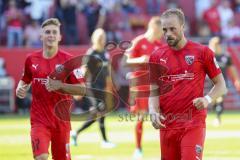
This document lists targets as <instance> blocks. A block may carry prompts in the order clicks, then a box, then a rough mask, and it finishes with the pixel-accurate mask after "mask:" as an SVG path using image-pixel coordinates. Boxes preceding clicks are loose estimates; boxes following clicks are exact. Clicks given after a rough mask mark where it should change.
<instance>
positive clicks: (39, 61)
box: [16, 18, 85, 160]
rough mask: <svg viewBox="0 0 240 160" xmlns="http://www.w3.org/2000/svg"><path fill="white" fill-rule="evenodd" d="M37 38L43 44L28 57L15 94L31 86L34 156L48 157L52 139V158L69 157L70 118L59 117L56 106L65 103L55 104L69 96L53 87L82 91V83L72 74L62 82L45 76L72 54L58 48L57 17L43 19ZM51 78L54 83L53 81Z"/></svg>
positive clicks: (22, 93)
mask: <svg viewBox="0 0 240 160" xmlns="http://www.w3.org/2000/svg"><path fill="white" fill-rule="evenodd" d="M40 38H41V41H42V44H43V48H42V50H40V51H37V52H34V53H32V54H30V55H29V56H28V57H27V59H26V61H25V67H24V73H23V76H22V78H21V80H20V81H19V83H18V86H17V89H16V95H17V96H18V97H19V98H24V97H25V96H26V93H27V90H28V89H29V87H30V85H31V86H32V105H31V112H30V119H31V142H32V151H33V155H34V159H35V160H47V159H48V155H49V153H48V148H49V145H50V142H51V152H52V159H54V160H69V159H71V157H70V150H69V137H70V135H69V134H70V122H69V121H63V120H61V119H60V118H58V117H57V116H56V113H55V109H56V108H55V107H67V108H69V106H67V105H66V106H63V105H57V104H60V102H61V101H62V100H63V101H64V100H69V99H71V97H70V96H69V95H67V94H61V93H58V92H53V91H54V90H61V92H62V93H71V94H79V95H83V94H85V89H84V85H83V84H79V81H78V79H77V78H76V76H75V75H74V74H70V75H69V76H68V77H66V81H64V82H61V81H59V80H52V79H49V78H48V76H49V75H50V74H51V73H52V72H54V71H55V69H56V68H58V67H59V66H61V65H62V64H63V63H64V62H65V61H67V60H68V59H70V58H71V55H70V54H68V53H66V52H64V51H62V50H60V49H59V48H58V44H59V42H60V40H61V34H60V22H59V21H58V19H55V18H50V19H47V20H46V21H44V22H43V23H42V26H41V37H40ZM55 81H56V82H55ZM52 82H55V83H56V84H55V83H54V85H52V84H51V83H52ZM67 83H74V84H67ZM76 87H78V90H76V89H75V88H76Z"/></svg>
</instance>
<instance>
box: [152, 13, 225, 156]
mask: <svg viewBox="0 0 240 160" xmlns="http://www.w3.org/2000/svg"><path fill="white" fill-rule="evenodd" d="M161 24H162V29H163V35H164V37H165V39H166V41H167V44H166V45H164V46H163V47H161V48H160V49H159V50H157V51H156V52H155V53H154V54H152V55H151V57H150V60H149V63H150V81H151V89H152V88H155V87H159V96H151V97H150V98H149V113H150V115H151V120H152V125H153V127H154V128H156V129H160V144H161V159H162V160H193V159H196V160H200V159H202V153H203V145H204V139H205V128H206V126H205V118H206V114H207V106H208V104H209V103H211V102H212V100H215V99H216V98H217V97H219V96H222V95H223V94H225V93H226V92H227V89H226V85H225V81H224V78H223V75H222V73H221V70H220V67H219V66H218V64H217V62H216V59H215V57H214V53H213V52H212V51H211V50H210V49H209V48H208V47H206V46H203V45H201V44H198V43H195V42H192V41H190V40H187V39H186V38H185V36H184V24H185V18H184V14H183V12H182V11H181V10H179V9H169V10H167V11H165V12H164V13H163V14H162V15H161ZM206 74H207V75H208V76H209V77H210V79H211V80H212V82H213V84H214V87H213V88H212V89H211V91H210V92H209V93H208V94H207V95H206V96H203V88H204V87H203V85H204V80H205V77H206Z"/></svg>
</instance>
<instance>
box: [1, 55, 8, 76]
mask: <svg viewBox="0 0 240 160" xmlns="http://www.w3.org/2000/svg"><path fill="white" fill-rule="evenodd" d="M6 76H7V71H6V63H5V60H4V59H3V58H1V57H0V77H6Z"/></svg>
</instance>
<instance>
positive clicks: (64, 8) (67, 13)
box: [55, 0, 79, 45]
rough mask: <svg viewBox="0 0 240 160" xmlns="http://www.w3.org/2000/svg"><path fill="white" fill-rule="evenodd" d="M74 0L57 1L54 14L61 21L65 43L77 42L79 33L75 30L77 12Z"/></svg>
mask: <svg viewBox="0 0 240 160" xmlns="http://www.w3.org/2000/svg"><path fill="white" fill-rule="evenodd" d="M76 5H77V3H76V2H75V1H69V0H61V1H59V2H58V3H57V10H56V13H55V16H56V17H57V18H58V19H60V21H61V22H63V29H64V36H65V37H66V39H65V43H66V44H67V45H71V44H72V45H77V44H79V34H78V31H77V14H76Z"/></svg>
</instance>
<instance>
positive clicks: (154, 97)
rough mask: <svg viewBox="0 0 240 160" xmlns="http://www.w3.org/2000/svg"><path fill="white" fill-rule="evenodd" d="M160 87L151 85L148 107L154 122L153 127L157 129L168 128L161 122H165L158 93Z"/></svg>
mask: <svg viewBox="0 0 240 160" xmlns="http://www.w3.org/2000/svg"><path fill="white" fill-rule="evenodd" d="M157 90H158V85H156V84H151V85H150V97H149V99H148V107H149V114H150V119H151V121H152V126H153V127H154V128H155V129H160V128H166V126H165V125H164V124H163V123H162V122H161V120H165V118H164V117H163V115H161V111H160V108H159V107H160V106H159V105H160V104H159V94H158V93H157Z"/></svg>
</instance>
